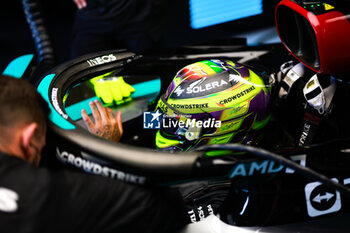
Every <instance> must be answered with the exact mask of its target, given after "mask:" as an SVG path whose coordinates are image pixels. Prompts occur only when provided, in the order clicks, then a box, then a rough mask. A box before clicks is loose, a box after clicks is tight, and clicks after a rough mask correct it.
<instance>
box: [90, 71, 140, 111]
mask: <svg viewBox="0 0 350 233" xmlns="http://www.w3.org/2000/svg"><path fill="white" fill-rule="evenodd" d="M106 77H107V78H106ZM90 82H91V83H92V84H93V85H94V90H95V94H96V96H97V97H99V98H100V99H101V100H102V101H103V103H104V104H105V105H107V106H111V105H114V104H116V105H119V104H122V103H125V102H128V101H131V100H132V98H131V93H132V92H134V91H135V89H134V88H133V87H132V86H131V85H130V84H128V83H126V82H125V81H124V79H123V77H121V76H119V77H115V76H110V77H109V74H106V75H103V76H98V77H96V78H93V79H91V80H90Z"/></svg>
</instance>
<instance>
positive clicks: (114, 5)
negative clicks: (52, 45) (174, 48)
mask: <svg viewBox="0 0 350 233" xmlns="http://www.w3.org/2000/svg"><path fill="white" fill-rule="evenodd" d="M73 1H74V2H75V3H76V5H77V7H78V10H77V12H76V15H75V20H74V26H73V37H72V48H71V51H72V57H78V56H81V55H83V54H87V53H92V52H98V51H103V50H110V49H119V48H126V49H127V50H128V51H132V52H134V53H143V52H145V51H146V50H149V49H156V48H160V47H161V45H162V37H163V27H164V23H165V20H164V18H165V17H164V12H165V11H164V6H163V4H164V3H163V0H108V1H106V0H73Z"/></svg>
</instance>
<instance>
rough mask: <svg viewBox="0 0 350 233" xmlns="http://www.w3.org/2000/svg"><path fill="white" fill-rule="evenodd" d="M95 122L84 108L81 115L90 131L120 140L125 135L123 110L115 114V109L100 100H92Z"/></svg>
mask: <svg viewBox="0 0 350 233" xmlns="http://www.w3.org/2000/svg"><path fill="white" fill-rule="evenodd" d="M90 108H91V111H92V115H93V118H94V122H93V121H92V120H91V119H90V117H89V116H88V115H87V113H86V111H85V110H84V109H83V110H82V111H81V116H82V118H83V120H84V123H85V125H86V126H87V128H88V130H89V131H90V133H93V134H96V135H97V136H100V137H103V138H105V139H107V140H111V141H115V142H118V141H119V140H120V139H121V137H122V135H123V124H122V118H121V112H120V111H118V112H117V114H116V115H115V114H114V112H113V110H112V109H110V108H107V107H104V106H103V105H102V104H101V103H100V102H99V101H98V100H96V101H93V102H90Z"/></svg>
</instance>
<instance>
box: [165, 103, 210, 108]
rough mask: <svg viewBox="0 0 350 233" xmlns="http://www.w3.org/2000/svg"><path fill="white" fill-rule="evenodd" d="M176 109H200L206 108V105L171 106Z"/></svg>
mask: <svg viewBox="0 0 350 233" xmlns="http://www.w3.org/2000/svg"><path fill="white" fill-rule="evenodd" d="M171 106H172V107H174V108H176V109H202V108H208V103H205V104H171Z"/></svg>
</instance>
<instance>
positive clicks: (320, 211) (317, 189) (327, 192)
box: [305, 178, 342, 217]
mask: <svg viewBox="0 0 350 233" xmlns="http://www.w3.org/2000/svg"><path fill="white" fill-rule="evenodd" d="M332 180H333V181H335V182H339V181H338V179H336V178H333V179H332ZM305 198H306V207H307V213H308V215H309V216H310V217H317V216H320V215H325V214H329V213H334V212H337V211H339V210H340V209H341V206H342V204H341V199H340V193H339V191H336V190H334V189H331V188H329V187H328V186H326V185H324V184H322V183H321V182H312V183H309V184H307V185H306V186H305Z"/></svg>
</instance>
